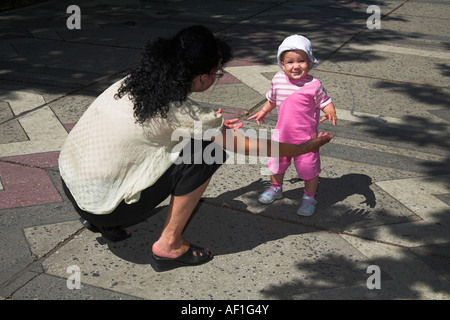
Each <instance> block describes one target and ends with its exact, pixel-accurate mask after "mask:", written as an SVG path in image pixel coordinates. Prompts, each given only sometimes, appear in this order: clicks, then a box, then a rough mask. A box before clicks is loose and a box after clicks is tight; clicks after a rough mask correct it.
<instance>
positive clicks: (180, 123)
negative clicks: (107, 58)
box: [59, 80, 223, 214]
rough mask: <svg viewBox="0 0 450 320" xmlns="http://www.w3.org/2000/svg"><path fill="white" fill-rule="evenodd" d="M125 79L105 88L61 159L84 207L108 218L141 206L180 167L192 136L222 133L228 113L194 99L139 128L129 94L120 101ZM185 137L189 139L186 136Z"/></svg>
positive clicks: (70, 137)
mask: <svg viewBox="0 0 450 320" xmlns="http://www.w3.org/2000/svg"><path fill="white" fill-rule="evenodd" d="M121 82H122V80H120V81H118V82H116V83H114V84H113V85H112V86H111V87H109V88H108V89H107V90H105V91H104V92H103V93H102V94H101V95H100V96H99V97H98V98H97V99H96V100H95V101H94V102H93V103H92V104H91V105H90V106H89V108H88V109H87V110H86V112H85V113H84V114H83V116H82V117H81V118H80V120H79V121H78V122H77V124H76V125H75V127H74V128H73V129H72V131H71V132H70V134H69V135H68V137H67V140H66V141H65V142H64V145H63V147H62V149H61V153H60V156H59V170H60V173H61V177H62V178H63V180H64V182H65V183H66V185H67V186H68V188H69V190H70V191H71V193H72V195H73V197H74V198H75V201H76V202H77V204H78V206H79V207H80V208H81V209H83V210H84V211H87V212H90V213H93V214H108V213H110V212H111V211H113V210H114V209H115V208H116V207H117V205H118V204H119V203H120V202H121V201H122V200H125V202H126V203H128V204H131V203H135V202H137V201H138V200H139V198H140V193H141V191H142V190H144V189H146V188H148V187H149V186H151V185H153V184H154V183H155V182H156V181H157V180H158V179H159V178H160V177H161V176H162V175H163V174H164V172H165V171H166V170H167V169H168V168H169V167H170V166H171V165H172V164H173V163H174V161H175V159H176V158H177V157H178V155H179V152H180V150H181V148H182V147H183V146H184V145H186V143H188V142H189V140H190V138H195V139H198V138H202V137H203V136H204V132H205V131H207V130H208V131H209V133H208V135H207V136H208V137H207V138H209V137H210V136H211V130H214V131H216V134H218V133H219V132H220V131H221V130H222V127H223V119H222V115H220V114H216V113H215V112H214V110H211V109H209V108H205V107H201V106H198V105H196V104H195V103H194V102H193V101H192V100H190V99H188V100H187V101H186V102H185V103H183V105H182V106H179V107H176V106H171V108H170V109H169V112H168V114H167V118H161V117H159V116H157V117H154V118H150V119H148V120H147V121H146V122H145V123H144V124H142V125H141V124H139V123H138V122H137V121H136V118H135V117H134V111H133V103H132V101H131V100H130V99H129V97H128V96H127V95H126V96H124V97H122V98H121V99H116V98H114V95H115V94H116V93H117V91H118V89H119V87H120V84H121ZM182 137H185V138H182Z"/></svg>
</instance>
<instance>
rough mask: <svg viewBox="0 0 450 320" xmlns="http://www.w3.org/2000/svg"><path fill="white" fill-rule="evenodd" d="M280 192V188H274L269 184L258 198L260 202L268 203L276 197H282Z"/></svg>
mask: <svg viewBox="0 0 450 320" xmlns="http://www.w3.org/2000/svg"><path fill="white" fill-rule="evenodd" d="M282 192H283V190H282V188H275V187H273V186H271V187H270V188H269V189H267V190H266V191H264V192H263V193H261V195H260V196H259V198H258V200H259V202H261V203H264V204H269V203H272V202H274V201H275V200H276V199H280V198H282V197H283V195H282Z"/></svg>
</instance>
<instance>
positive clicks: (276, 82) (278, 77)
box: [266, 71, 331, 109]
mask: <svg viewBox="0 0 450 320" xmlns="http://www.w3.org/2000/svg"><path fill="white" fill-rule="evenodd" d="M316 81H319V80H318V79H316V78H314V77H313V76H311V75H307V76H306V77H303V78H301V79H299V80H291V79H289V78H288V77H287V75H286V74H285V73H284V72H283V71H279V72H277V74H275V76H274V77H273V79H272V83H271V87H270V90H269V91H268V92H267V94H266V98H267V100H269V101H270V102H273V103H276V105H277V108H278V107H279V106H280V104H281V103H282V102H283V101H284V99H286V98H287V97H288V96H290V95H291V94H292V93H294V92H295V91H297V90H298V89H299V88H301V87H304V86H307V85H309V84H313V83H314V82H316ZM319 84H320V81H319ZM314 100H315V101H316V107H317V108H319V109H323V108H325V107H326V106H327V105H328V104H330V103H331V98H330V97H329V96H328V95H327V93H326V92H325V89H324V88H323V86H322V84H320V85H319V86H318V87H317V91H316V94H315V97H314Z"/></svg>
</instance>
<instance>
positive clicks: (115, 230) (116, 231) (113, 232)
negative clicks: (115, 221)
mask: <svg viewBox="0 0 450 320" xmlns="http://www.w3.org/2000/svg"><path fill="white" fill-rule="evenodd" d="M80 221H81V224H82V225H83V226H84V227H85V228H86V229H88V230H90V231H92V232H100V233H101V234H102V236H103V237H104V238H105V239H107V240H109V241H112V242H118V241H122V240H125V239H128V238H129V237H131V234H130V233H128V232H127V231H126V230H125V229H123V228H121V227H98V226H95V225H93V224H92V223H90V222H89V221H87V220H85V219H83V218H80Z"/></svg>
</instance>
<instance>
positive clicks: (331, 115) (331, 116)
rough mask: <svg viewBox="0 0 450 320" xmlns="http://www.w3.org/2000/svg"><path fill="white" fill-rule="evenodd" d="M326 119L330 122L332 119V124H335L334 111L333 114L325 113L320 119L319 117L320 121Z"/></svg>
mask: <svg viewBox="0 0 450 320" xmlns="http://www.w3.org/2000/svg"><path fill="white" fill-rule="evenodd" d="M326 119H328V121H330V122H331V121H333V126H335V125H336V123H337V117H336V113H334V114H327V113H325V115H324V116H323V117H322V119H320V122H324V121H325V120H326Z"/></svg>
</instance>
